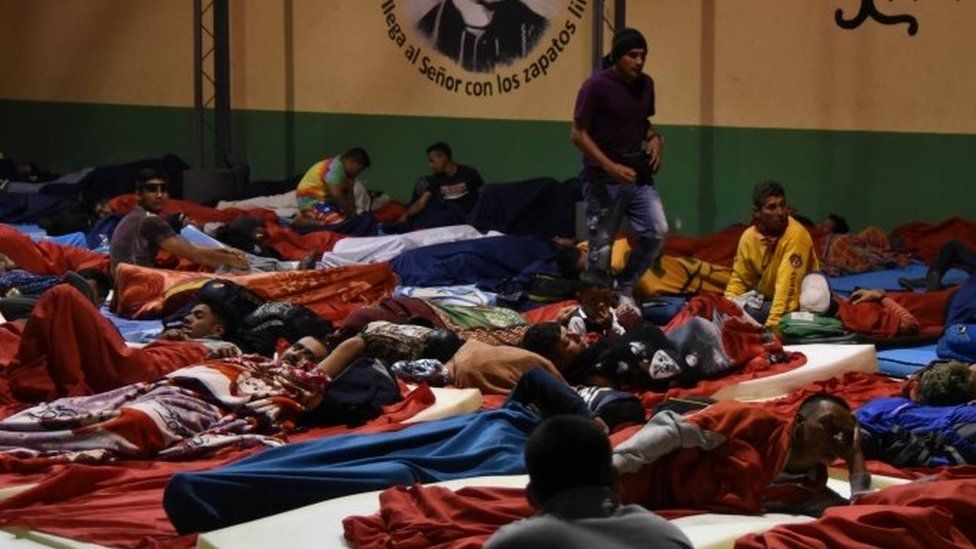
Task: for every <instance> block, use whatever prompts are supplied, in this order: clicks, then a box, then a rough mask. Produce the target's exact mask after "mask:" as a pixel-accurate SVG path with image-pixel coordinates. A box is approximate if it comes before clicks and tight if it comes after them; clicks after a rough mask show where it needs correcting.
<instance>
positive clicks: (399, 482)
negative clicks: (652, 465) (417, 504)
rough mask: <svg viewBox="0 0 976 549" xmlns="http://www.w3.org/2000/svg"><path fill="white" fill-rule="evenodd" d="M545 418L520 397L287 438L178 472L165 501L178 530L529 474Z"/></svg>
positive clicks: (199, 529)
mask: <svg viewBox="0 0 976 549" xmlns="http://www.w3.org/2000/svg"><path fill="white" fill-rule="evenodd" d="M538 421H539V420H538V418H537V416H535V415H533V414H530V413H529V412H527V411H525V409H524V408H521V407H520V406H518V405H514V404H513V405H511V406H510V407H506V408H502V409H499V410H491V411H487V412H482V413H478V414H466V415H461V416H457V417H453V418H449V419H445V420H442V421H434V422H431V423H426V424H417V425H413V426H410V427H407V428H406V429H403V430H402V431H397V432H393V433H379V434H370V435H345V436H338V437H329V438H324V439H320V440H315V441H311V442H304V443H300V444H289V445H286V446H279V447H276V448H271V449H269V450H265V451H263V452H261V453H259V454H257V455H254V456H252V457H249V458H247V459H243V460H241V461H238V462H236V463H233V464H231V465H228V466H226V467H221V468H218V469H215V470H213V471H202V472H195V473H178V474H176V475H174V476H173V478H172V479H171V480H170V482H169V484H167V485H166V491H165V493H164V496H163V507H164V508H165V509H166V514H167V515H169V518H170V520H171V521H172V522H173V525H175V526H176V529H177V530H179V531H180V532H182V533H185V532H199V531H205V530H212V529H214V528H221V527H225V526H230V525H233V524H238V523H241V522H245V521H249V520H254V519H258V518H261V517H267V516H270V515H274V514H277V513H282V512H284V511H289V510H291V509H297V508H299V507H303V506H306V505H310V504H312V503H315V502H318V501H323V500H327V499H332V498H337V497H341V496H346V495H349V494H356V493H361V492H369V491H373V490H384V489H386V488H390V487H392V486H409V485H411V484H414V483H417V482H421V483H429V482H440V481H445V480H452V479H459V478H470V477H477V476H484V475H513V474H521V473H524V472H525V465H524V461H523V458H522V453H523V451H524V448H525V442H526V440H527V439H528V436H529V433H531V431H532V430H533V429H534V428H535V426H536V425H537V424H538Z"/></svg>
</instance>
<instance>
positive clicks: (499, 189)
mask: <svg viewBox="0 0 976 549" xmlns="http://www.w3.org/2000/svg"><path fill="white" fill-rule="evenodd" d="M582 199H583V185H582V183H581V182H580V180H579V179H575V178H574V179H570V180H568V181H565V182H559V181H557V180H555V179H552V178H549V177H544V178H539V179H530V180H527V181H517V182H514V183H495V184H491V185H486V186H485V187H484V190H483V191H482V193H481V197H480V198H479V199H478V204H477V205H476V206H475V208H474V210H473V211H472V212H471V224H472V225H474V226H475V227H476V228H477V229H478V230H480V231H484V232H487V231H499V232H503V233H505V234H516V235H528V234H537V235H543V236H565V237H573V236H575V234H576V202H577V201H579V200H582Z"/></svg>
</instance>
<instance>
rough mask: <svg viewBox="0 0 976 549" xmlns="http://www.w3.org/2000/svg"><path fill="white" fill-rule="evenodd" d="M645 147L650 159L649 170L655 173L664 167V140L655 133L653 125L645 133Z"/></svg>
mask: <svg viewBox="0 0 976 549" xmlns="http://www.w3.org/2000/svg"><path fill="white" fill-rule="evenodd" d="M648 124H650V122H648ZM647 147H648V150H647V152H648V154H649V155H650V157H651V170H653V171H654V173H657V172H658V170H660V169H661V167H662V166H664V138H663V137H661V134H659V133H657V131H656V130H655V129H654V126H653V125H650V126H649V129H648V131H647Z"/></svg>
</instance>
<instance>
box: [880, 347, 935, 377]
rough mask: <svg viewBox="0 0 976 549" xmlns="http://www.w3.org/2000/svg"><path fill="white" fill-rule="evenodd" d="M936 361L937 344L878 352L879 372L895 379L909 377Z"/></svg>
mask: <svg viewBox="0 0 976 549" xmlns="http://www.w3.org/2000/svg"><path fill="white" fill-rule="evenodd" d="M935 359H936V356H935V344H932V345H922V346H920V347H908V348H904V349H885V350H883V351H880V350H879V351H878V371H879V372H881V373H882V374H885V375H889V376H894V377H908V376H910V375H912V374H914V373H915V372H917V371H918V370H920V369H921V368H923V367H925V366H926V365H928V363H929V362H932V361H933V360H935Z"/></svg>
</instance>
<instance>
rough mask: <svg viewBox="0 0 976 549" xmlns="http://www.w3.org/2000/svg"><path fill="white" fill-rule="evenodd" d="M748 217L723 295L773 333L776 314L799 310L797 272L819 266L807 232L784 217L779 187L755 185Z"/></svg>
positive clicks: (776, 326) (771, 183) (783, 199)
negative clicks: (750, 223)
mask: <svg viewBox="0 0 976 549" xmlns="http://www.w3.org/2000/svg"><path fill="white" fill-rule="evenodd" d="M752 215H753V225H752V227H749V228H748V229H746V232H745V233H743V234H742V238H740V239H739V249H738V251H736V253H735V262H734V263H733V265H732V278H731V279H730V280H729V284H728V286H726V288H725V297H726V298H728V299H732V300H734V301H736V302H737V303H739V304H740V305H742V306H743V308H744V309H745V310H746V312H747V313H749V314H750V315H751V316H752V317H753V318H755V319H756V320H757V321H758V322H760V323H763V324H765V326H766V327H767V328H769V329H771V330H774V331H778V330H779V321H780V318H782V317H783V315H785V314H787V313H791V312H793V311H796V310H798V309H799V304H800V281H801V280H803V276H804V275H805V274H807V272H808V271H813V270H817V269H819V268H820V266H819V263H818V262H817V255H816V253H814V248H813V239H812V238H810V233H808V232H807V230H806V229H805V228H804V227H803V225H801V224H800V222H798V221H797V220H795V219H793V218H792V217H790V215H789V212H788V209H787V206H786V192H785V191H784V190H783V186H782V185H780V184H779V183H777V182H775V181H766V182H763V183H760V184H758V185H756V187H755V189H753V191H752Z"/></svg>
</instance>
